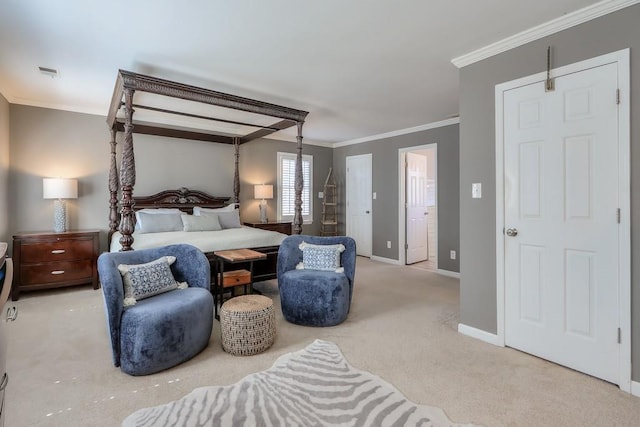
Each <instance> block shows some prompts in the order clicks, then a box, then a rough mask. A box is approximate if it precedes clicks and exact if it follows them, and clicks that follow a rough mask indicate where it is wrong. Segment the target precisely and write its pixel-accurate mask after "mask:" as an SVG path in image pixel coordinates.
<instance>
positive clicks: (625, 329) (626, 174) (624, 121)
mask: <svg viewBox="0 0 640 427" xmlns="http://www.w3.org/2000/svg"><path fill="white" fill-rule="evenodd" d="M612 63H617V69H618V88H619V90H620V102H619V106H618V194H619V197H620V206H619V208H620V228H619V230H620V234H619V236H620V238H619V241H618V245H619V246H618V250H619V254H620V261H619V265H618V273H619V279H620V282H619V295H618V312H619V316H620V318H619V323H620V329H621V343H620V356H619V357H620V359H619V364H618V366H619V375H618V378H619V381H618V382H619V384H618V385H619V387H620V389H621V390H623V391H626V392H627V393H630V392H631V231H630V230H631V207H630V205H631V188H630V182H631V175H630V93H631V92H630V61H629V49H622V50H619V51H616V52H612V53H609V54H605V55H602V56H598V57H595V58H591V59H587V60H585V61H580V62H576V63H573V64H570V65H566V66H564V67H559V68H556V69H553V70H551V77H552V78H553V77H559V76H564V75H568V74H572V73H576V72H580V71H583V70H587V69H590V68H595V67H599V66H602V65H606V64H612ZM546 78H547V73H546V72H541V73H537V74H533V75H531V76H527V77H523V78H520V79H516V80H512V81H509V82H505V83H501V84H498V85H496V87H495V112H496V153H495V155H496V157H495V158H496V299H497V300H496V309H497V313H496V315H497V316H496V318H497V334H496V335H497V342H496V343H497V344H498V345H500V346H503V347H504V346H505V247H504V227H505V223H504V221H505V212H504V194H505V190H504V172H505V171H504V132H503V129H504V122H503V118H504V104H503V96H504V92H506V91H508V90H511V89H515V88H518V87H521V86H527V85H530V84H533V83H536V82H541V81H544V80H545V79H546ZM613 96H614V94H612V97H613ZM613 214H614V213H613V212H612V215H613Z"/></svg>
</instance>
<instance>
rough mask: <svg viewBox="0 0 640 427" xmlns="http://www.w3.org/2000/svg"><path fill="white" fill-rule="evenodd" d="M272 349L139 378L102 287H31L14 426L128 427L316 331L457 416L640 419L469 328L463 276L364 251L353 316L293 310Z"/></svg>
mask: <svg viewBox="0 0 640 427" xmlns="http://www.w3.org/2000/svg"><path fill="white" fill-rule="evenodd" d="M257 287H258V288H260V289H261V290H262V291H263V292H264V293H265V294H266V295H268V296H271V297H273V298H274V300H275V304H276V307H278V309H277V310H276V313H277V326H278V335H277V337H276V341H275V344H274V345H273V347H271V348H270V349H269V350H268V351H266V352H265V353H262V354H259V355H256V356H250V357H234V356H231V355H228V354H226V353H224V352H223V351H222V349H221V347H220V327H219V324H218V322H214V332H213V334H212V337H211V342H210V344H209V347H208V348H207V349H205V350H204V351H203V352H202V353H200V354H199V355H198V356H196V357H195V358H194V359H192V360H191V361H189V362H187V363H184V364H182V365H180V366H177V367H175V368H173V369H170V370H168V371H165V372H161V373H159V374H155V375H151V376H146V377H131V376H128V375H126V374H124V373H122V372H121V371H120V370H119V369H118V368H114V367H113V365H112V364H111V353H110V349H109V344H108V338H107V332H106V326H105V322H104V309H103V306H102V295H101V293H100V291H94V290H92V289H88V288H85V287H83V288H68V289H64V290H55V291H43V292H38V293H24V294H22V297H21V299H20V301H18V302H17V303H16V304H17V306H18V308H19V315H18V319H17V321H16V322H14V323H9V324H8V325H7V326H8V327H7V329H8V335H9V355H8V372H9V376H10V379H9V385H8V389H7V397H6V403H5V404H6V407H5V410H6V414H7V416H6V426H7V427H23V426H118V425H120V423H121V422H122V421H123V420H124V418H125V417H127V416H128V415H129V414H131V413H133V412H134V411H136V410H138V409H140V408H143V407H149V406H155V405H160V404H163V403H166V402H169V401H172V400H176V399H179V398H181V397H182V396H184V395H186V394H187V393H189V392H191V391H192V390H193V389H195V388H197V387H203V386H210V385H228V384H232V383H235V382H237V381H239V380H240V379H242V378H243V377H245V376H246V375H248V374H250V373H253V372H257V371H263V370H266V369H268V368H269V367H270V366H271V365H273V363H274V362H275V360H276V359H277V358H278V357H279V356H281V355H283V354H285V353H288V352H294V351H298V350H300V349H302V348H304V347H306V346H307V345H309V344H310V343H312V342H313V341H314V340H315V339H322V340H327V341H332V342H334V343H336V344H337V345H338V347H339V348H340V350H341V351H342V353H343V354H344V356H345V357H346V358H347V360H349V362H350V363H351V364H352V365H353V366H356V367H358V368H359V369H362V370H365V371H368V372H372V373H375V374H376V375H378V376H379V377H381V378H382V379H384V380H385V381H387V382H389V383H391V384H392V385H393V386H395V387H396V388H397V389H398V390H399V391H400V392H402V393H403V394H404V395H405V396H406V397H407V398H408V399H410V400H411V401H413V402H416V403H419V404H424V405H429V406H436V407H439V408H442V409H443V410H444V411H445V413H446V414H447V416H448V417H449V418H450V419H451V420H453V421H454V422H472V423H477V424H484V425H486V426H612V425H615V426H632V425H638V420H640V399H638V398H636V397H633V396H631V395H628V394H626V393H623V392H621V391H620V390H619V389H618V388H617V387H616V386H614V385H611V384H608V383H606V382H603V381H600V380H597V379H594V378H591V377H588V376H586V375H583V374H580V373H577V372H575V371H572V370H569V369H566V368H562V367H559V366H556V365H554V364H552V363H549V362H546V361H543V360H540V359H537V358H535V357H532V356H529V355H527V354H524V353H520V352H518V351H515V350H512V349H508V348H499V347H495V346H492V345H489V344H486V343H483V342H481V341H478V340H474V339H472V338H469V337H465V336H463V335H460V334H458V333H457V324H458V292H459V291H458V281H457V280H456V279H452V278H449V277H444V276H440V275H437V274H435V273H429V272H426V271H423V270H419V269H416V268H407V267H399V266H393V265H389V264H384V263H378V262H373V261H370V260H368V259H358V265H357V271H356V288H355V291H354V302H353V305H352V307H351V313H350V315H349V318H348V319H347V321H346V322H345V323H343V324H342V325H339V326H336V327H331V328H309V327H301V326H296V325H292V324H289V323H287V322H285V321H284V320H283V319H282V315H281V313H280V310H279V301H278V298H277V286H276V285H275V283H274V282H266V283H263V284H259V285H257Z"/></svg>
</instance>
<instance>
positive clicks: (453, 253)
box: [449, 251, 456, 259]
mask: <svg viewBox="0 0 640 427" xmlns="http://www.w3.org/2000/svg"><path fill="white" fill-rule="evenodd" d="M449 258H451V259H456V251H449Z"/></svg>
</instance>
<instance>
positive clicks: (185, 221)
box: [107, 70, 308, 281]
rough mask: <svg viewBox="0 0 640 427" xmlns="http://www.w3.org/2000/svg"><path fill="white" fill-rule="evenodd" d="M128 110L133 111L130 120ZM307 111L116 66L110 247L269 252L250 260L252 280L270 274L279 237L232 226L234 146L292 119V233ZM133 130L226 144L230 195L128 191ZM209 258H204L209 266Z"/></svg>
mask: <svg viewBox="0 0 640 427" xmlns="http://www.w3.org/2000/svg"><path fill="white" fill-rule="evenodd" d="M134 99H135V100H134ZM134 110H135V111H137V113H136V118H135V120H134ZM307 114H308V113H307V112H306V111H301V110H296V109H292V108H288V107H282V106H279V105H274V104H270V103H265V102H261V101H257V100H253V99H248V98H243V97H239V96H235V95H230V94H226V93H221V92H217V91H213V90H209V89H204V88H200V87H196V86H190V85H186V84H182V83H177V82H172V81H168V80H164V79H159V78H156V77H151V76H147V75H142V74H138V73H133V72H130V71H124V70H119V72H118V76H117V80H116V85H115V89H114V93H113V97H112V99H111V105H110V108H109V114H108V116H107V123H108V125H109V128H110V130H111V141H110V144H111V154H110V169H109V236H110V251H118V250H122V251H129V250H133V249H142V248H147V247H159V246H163V245H166V244H172V243H191V244H193V245H194V246H196V247H199V248H200V249H201V250H202V251H203V252H205V255H207V257H208V258H209V259H210V261H213V260H214V257H213V251H218V250H224V249H240V248H251V249H254V250H258V251H261V252H264V253H267V254H268V257H269V258H268V262H267V263H265V265H263V266H262V268H260V267H258V271H256V273H257V274H256V277H255V280H256V281H258V280H264V279H269V278H273V277H275V256H276V255H277V248H278V245H279V244H280V242H281V241H282V239H283V238H284V237H285V236H284V235H282V234H280V233H275V232H272V231H266V230H261V229H249V228H248V227H242V226H240V221H239V217H238V210H237V207H238V203H239V202H240V177H239V171H238V162H239V146H240V144H244V143H246V142H249V141H252V140H254V139H258V138H262V137H265V136H268V135H270V134H272V133H274V132H277V131H279V130H283V129H287V128H290V127H293V126H297V131H298V133H297V146H296V153H297V158H298V162H297V164H296V171H295V172H296V173H295V203H294V206H295V210H294V212H295V214H294V218H293V233H294V234H300V232H301V230H302V188H303V183H302V161H301V159H302V126H303V124H304V119H305V117H306V116H307ZM159 117H160V118H161V120H162V122H161V124H160V122H158V118H159ZM184 123H187V127H185V126H184ZM212 124H215V125H214V126H212ZM118 132H123V133H124V137H123V138H122V158H121V160H120V163H119V168H118V161H117V158H116V145H117V142H116V136H117V134H118ZM134 133H138V134H147V135H157V136H166V137H172V138H178V139H190V140H200V141H208V142H212V143H221V144H231V145H233V146H234V149H235V173H234V181H233V196H232V197H228V196H225V197H216V196H211V195H209V194H207V193H205V192H202V191H195V190H190V189H186V188H179V189H177V190H175V189H170V190H165V191H161V192H159V193H157V194H154V195H150V196H145V197H137V196H136V197H134V187H135V184H136V165H135V156H134V143H133V134H134ZM185 214H186V215H185ZM213 216H215V217H217V219H215V220H214V219H213V218H212V217H213ZM196 217H197V218H196ZM180 221H182V222H180ZM216 221H217V222H216ZM269 260H270V261H269ZM214 265H215V263H213V262H212V267H213V266H214ZM260 270H262V271H260Z"/></svg>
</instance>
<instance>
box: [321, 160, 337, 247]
mask: <svg viewBox="0 0 640 427" xmlns="http://www.w3.org/2000/svg"><path fill="white" fill-rule="evenodd" d="M337 206H338V198H337V196H336V184H335V182H334V181H333V168H329V174H328V175H327V179H326V180H325V182H324V193H323V197H322V224H321V228H320V235H321V236H337V235H338V216H337V215H336V208H337Z"/></svg>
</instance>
